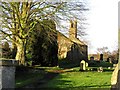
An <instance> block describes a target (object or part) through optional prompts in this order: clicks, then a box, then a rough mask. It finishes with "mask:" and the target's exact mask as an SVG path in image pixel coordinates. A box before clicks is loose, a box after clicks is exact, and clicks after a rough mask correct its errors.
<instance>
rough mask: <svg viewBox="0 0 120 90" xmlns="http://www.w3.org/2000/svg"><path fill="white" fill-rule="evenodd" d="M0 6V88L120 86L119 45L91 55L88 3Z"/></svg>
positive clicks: (86, 89)
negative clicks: (0, 13)
mask: <svg viewBox="0 0 120 90" xmlns="http://www.w3.org/2000/svg"><path fill="white" fill-rule="evenodd" d="M46 1H47V0H46ZM0 6H1V11H2V15H1V21H2V23H1V24H3V25H1V27H0V28H1V30H0V89H2V90H3V89H39V90H40V89H41V90H57V89H60V90H61V89H62V90H64V89H65V90H96V89H97V90H104V89H105V90H111V89H112V88H114V87H115V88H118V84H119V81H120V80H118V79H119V78H118V76H117V75H119V72H118V71H119V68H118V64H119V63H118V60H119V57H120V56H119V50H118V47H117V48H114V51H109V49H108V47H107V46H103V47H102V46H101V47H100V46H99V47H96V54H95V52H94V53H89V49H91V50H92V47H91V46H90V42H92V41H93V40H91V41H89V40H88V41H87V37H86V38H84V36H86V35H87V31H86V30H89V29H88V28H87V26H86V25H89V24H87V22H86V21H87V18H86V16H85V15H84V14H83V12H88V11H89V7H87V4H85V3H84V2H81V1H80V2H78V1H76V0H75V2H63V1H62V2H61V0H60V2H57V1H55V2H49V1H48V2H37V1H34V0H32V2H31V0H30V2H29V0H27V1H26V0H23V1H22V2H21V1H20V2H9V0H8V2H0ZM86 15H87V14H86ZM84 25H85V26H84ZM98 29H99V28H98ZM102 33H104V32H102ZM106 35H107V34H106ZM92 36H94V35H92ZM101 36H102V35H101ZM99 37H100V36H99ZM94 38H97V36H96V37H94ZM100 38H102V37H100ZM88 39H89V37H88ZM98 41H99V40H98ZM103 41H104V40H103ZM103 44H105V43H103ZM113 86H114V87H113ZM118 89H119V88H118Z"/></svg>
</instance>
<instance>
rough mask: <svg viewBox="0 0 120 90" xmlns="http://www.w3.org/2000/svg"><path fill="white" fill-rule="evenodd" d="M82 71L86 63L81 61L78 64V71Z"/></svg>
mask: <svg viewBox="0 0 120 90" xmlns="http://www.w3.org/2000/svg"><path fill="white" fill-rule="evenodd" d="M84 70H86V62H85V61H84V60H82V61H81V62H80V71H84Z"/></svg>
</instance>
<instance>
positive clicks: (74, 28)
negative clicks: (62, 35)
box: [69, 20, 77, 38]
mask: <svg viewBox="0 0 120 90" xmlns="http://www.w3.org/2000/svg"><path fill="white" fill-rule="evenodd" d="M69 38H77V20H70V30H69Z"/></svg>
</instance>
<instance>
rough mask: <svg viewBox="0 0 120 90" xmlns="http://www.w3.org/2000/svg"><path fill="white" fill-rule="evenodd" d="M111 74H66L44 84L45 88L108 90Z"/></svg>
mask: <svg viewBox="0 0 120 90" xmlns="http://www.w3.org/2000/svg"><path fill="white" fill-rule="evenodd" d="M111 75H112V72H102V73H100V72H66V73H61V74H59V75H58V76H57V77H55V78H54V79H53V80H51V81H50V82H48V83H47V84H45V85H44V86H43V87H46V88H76V87H79V88H110V80H111Z"/></svg>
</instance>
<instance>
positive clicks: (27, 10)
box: [0, 0, 86, 64]
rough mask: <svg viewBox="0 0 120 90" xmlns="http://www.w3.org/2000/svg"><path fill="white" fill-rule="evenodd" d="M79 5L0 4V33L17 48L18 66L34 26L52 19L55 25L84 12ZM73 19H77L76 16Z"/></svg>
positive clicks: (36, 2) (22, 61) (32, 2)
mask: <svg viewBox="0 0 120 90" xmlns="http://www.w3.org/2000/svg"><path fill="white" fill-rule="evenodd" d="M23 1H24V0H23ZM82 7H83V6H82V4H81V3H79V2H78V3H75V4H72V3H67V2H61V1H60V2H38V1H29V0H27V1H26V0H25V1H24V2H0V8H1V9H2V14H1V15H0V16H1V22H2V27H1V29H0V32H1V33H2V34H3V36H4V37H5V38H6V39H8V38H9V40H11V41H12V42H13V43H14V44H15V45H16V47H17V54H16V60H19V63H20V64H24V62H25V53H26V44H27V40H28V36H29V35H30V34H31V33H32V32H33V30H35V29H34V28H35V26H36V24H37V23H39V24H40V25H41V26H44V27H48V28H49V29H50V30H52V29H51V28H50V27H49V26H47V25H46V26H45V25H44V24H42V23H41V21H42V20H44V19H52V20H53V21H55V22H56V23H57V22H59V20H61V19H70V18H71V17H73V16H75V15H74V14H73V13H74V11H76V10H78V11H79V10H86V9H83V8H82ZM75 18H79V17H78V16H77V15H76V17H75Z"/></svg>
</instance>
